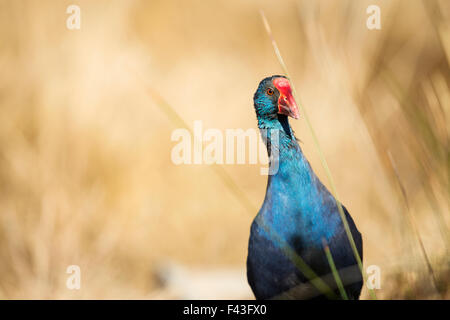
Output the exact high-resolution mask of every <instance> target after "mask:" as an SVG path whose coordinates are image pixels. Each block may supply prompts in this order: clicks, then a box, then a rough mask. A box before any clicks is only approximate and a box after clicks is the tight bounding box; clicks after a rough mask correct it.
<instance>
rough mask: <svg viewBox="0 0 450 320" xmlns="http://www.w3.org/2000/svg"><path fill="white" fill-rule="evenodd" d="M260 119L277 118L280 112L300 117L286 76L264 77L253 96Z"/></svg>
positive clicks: (295, 117) (296, 117)
mask: <svg viewBox="0 0 450 320" xmlns="http://www.w3.org/2000/svg"><path fill="white" fill-rule="evenodd" d="M253 102H254V104H255V110H256V115H257V117H258V119H260V120H262V119H264V120H270V119H276V118H277V117H278V115H279V114H282V115H286V116H289V117H292V118H294V119H298V118H299V113H298V107H297V103H296V102H295V100H294V96H293V95H292V89H291V85H290V83H289V80H288V79H287V78H286V77H284V76H271V77H268V78H265V79H263V80H262V81H261V82H260V83H259V86H258V89H257V90H256V92H255V95H254V97H253Z"/></svg>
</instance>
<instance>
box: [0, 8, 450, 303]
mask: <svg viewBox="0 0 450 320" xmlns="http://www.w3.org/2000/svg"><path fill="white" fill-rule="evenodd" d="M71 4H75V5H78V6H79V7H80V8H81V29H80V30H69V29H67V28H66V20H67V18H68V17H69V14H67V13H66V8H67V7H68V6H69V5H71ZM371 4H376V5H378V6H379V7H380V9H381V30H368V28H367V27H366V20H367V18H368V17H369V14H367V13H366V8H367V7H368V6H369V5H371ZM260 9H263V10H264V12H265V14H266V16H267V18H268V20H269V22H270V23H271V26H272V29H273V34H274V37H275V39H276V40H277V42H278V45H279V47H280V50H281V53H282V54H283V57H284V59H285V62H286V64H287V66H288V68H289V71H290V73H291V77H292V81H293V84H294V85H295V86H296V88H297V92H298V94H299V98H300V100H301V102H302V104H303V105H304V107H305V109H306V110H307V112H308V115H309V117H310V119H311V122H312V125H313V127H314V128H315V131H316V132H317V135H318V138H319V141H320V145H321V147H322V150H323V152H324V154H325V156H326V159H327V161H328V164H329V166H330V169H331V172H332V174H333V178H334V181H335V184H336V186H337V190H338V193H339V195H340V200H341V201H342V203H343V204H345V206H346V207H347V208H348V209H349V211H350V213H351V214H352V216H353V218H354V220H355V222H356V224H357V226H358V228H359V230H360V231H361V233H362V235H363V240H364V265H365V266H366V267H367V266H369V265H378V266H380V268H381V276H382V281H381V289H380V290H376V293H377V295H378V298H382V299H416V298H431V299H441V298H447V299H448V298H449V297H450V292H449V287H450V286H449V283H450V272H449V255H448V250H449V249H448V248H449V245H450V243H449V234H448V225H449V219H450V218H449V210H450V209H449V199H450V187H449V167H450V157H449V154H450V153H449V128H450V94H449V83H450V72H449V61H450V20H449V14H450V3H449V2H448V1H444V0H442V1H432V0H427V1H420V0H411V1H401V0H385V1H381V0H372V1H365V0H364V1H360V0H358V1H356V0H352V1H350V0H342V1H331V0H328V1H326V0H324V1H306V0H302V1H283V2H274V1H257V0H252V1H237V0H227V1H222V0H218V1H200V0H190V1H159V0H152V1H143V0H142V1H138V0H134V1H111V0H109V1H106V0H104V1H87V0H86V1H76V0H73V1H56V0H53V1H42V0H40V1H37V0H35V1H22V0H15V1H11V0H9V1H8V0H1V1H0V40H1V41H0V70H1V76H0V111H1V117H0V298H2V299H11V298H22V299H36V298H52V299H62V298H66V299H72V298H74V299H80V298H81V299H87V298H98V299H108V298H112V299H116V298H123V299H129V298H135V299H141V298H143V299H159V298H215V297H221V298H252V295H251V292H250V291H249V288H248V285H247V283H246V279H245V259H246V254H247V241H248V236H249V227H250V223H251V220H252V219H253V216H254V215H256V213H257V212H256V211H257V209H258V208H259V206H260V205H261V204H262V202H263V199H264V194H265V187H266V180H267V177H266V176H262V175H260V171H259V170H260V167H261V165H223V168H224V169H225V171H226V172H227V173H228V175H229V176H231V177H232V178H233V180H234V181H235V183H236V185H237V186H238V187H239V188H240V190H242V192H243V193H244V194H245V195H246V197H247V198H248V199H249V201H250V202H251V204H252V205H253V206H254V207H255V208H256V209H255V212H254V214H253V215H252V214H250V213H249V212H248V210H246V208H245V207H244V206H243V205H242V202H241V201H240V199H239V198H238V197H236V195H235V194H233V193H232V192H230V189H229V188H228V187H227V184H226V181H224V179H223V178H221V176H218V175H217V174H215V172H214V170H211V169H212V167H214V166H208V165H178V166H177V165H174V164H173V163H172V161H171V149H172V148H173V146H174V145H175V144H176V143H175V142H173V141H171V133H172V131H173V130H174V129H176V128H178V127H179V124H178V123H177V121H176V118H174V117H173V116H172V117H171V113H167V112H166V113H165V112H164V108H167V106H165V107H164V108H162V106H161V104H162V103H161V101H159V100H158V99H155V92H156V93H157V94H158V95H160V97H162V98H163V99H164V100H165V101H166V102H167V103H168V104H169V105H170V107H172V108H173V110H175V112H176V113H178V114H179V115H180V117H181V118H182V119H184V121H185V122H186V123H187V124H188V125H191V126H192V124H193V121H195V120H202V121H203V125H204V129H208V128H218V129H220V130H222V131H223V130H225V129H227V128H243V129H245V130H246V129H248V128H256V117H255V114H254V110H253V102H252V98H253V93H254V91H255V90H256V87H257V85H258V83H259V81H260V80H261V79H262V78H263V77H266V76H269V75H272V74H280V73H282V69H281V67H280V66H279V63H278V61H277V59H276V57H275V54H274V51H273V48H272V46H271V43H270V40H269V38H268V36H267V34H266V32H265V30H264V27H263V23H262V21H261V17H260V14H259V10H260ZM291 125H292V126H293V128H294V130H295V131H296V135H297V137H298V138H299V139H300V140H301V141H302V142H301V146H302V148H303V150H304V152H305V154H306V156H307V157H308V159H309V161H310V162H311V165H312V167H313V168H314V170H315V171H316V173H317V174H318V175H319V177H320V178H321V180H322V181H323V182H324V183H325V184H327V179H326V176H325V173H324V170H323V169H322V167H321V164H320V160H319V157H318V154H317V152H316V149H315V147H314V145H313V140H312V138H311V134H310V132H309V131H308V129H307V126H306V125H305V122H304V118H302V117H301V118H300V120H299V121H291ZM69 265H79V266H80V268H81V289H80V290H69V289H68V288H67V287H66V280H67V278H68V276H69V275H68V274H67V273H66V268H67V267H68V266H69ZM169 269H170V270H169ZM172 269H174V270H175V271H173V270H172ZM202 270H204V271H202ZM215 270H217V271H215ZM221 270H222V271H221ZM176 275H178V276H176ZM227 276H229V277H230V281H227V282H229V283H232V282H233V281H234V280H236V279H237V282H238V283H240V286H241V288H231V289H230V288H228V289H230V290H231V291H229V292H230V293H229V294H228V291H226V292H225V290H228V289H223V290H224V291H223V292H213V290H214V288H216V287H217V288H218V289H217V290H218V291H221V289H220V288H221V286H220V285H217V286H215V281H220V280H223V279H228V278H227ZM233 279H234V280H233ZM189 281H191V282H189ZM238 286H239V285H238ZM169 287H170V288H169ZM241 289H242V290H241ZM233 290H235V291H233ZM239 290H241V291H239ZM233 292H242V296H236V295H235V294H234V293H233ZM362 298H363V299H364V298H368V292H367V288H364V289H363V293H362Z"/></svg>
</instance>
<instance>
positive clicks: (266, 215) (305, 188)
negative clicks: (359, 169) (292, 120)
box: [258, 116, 334, 244]
mask: <svg viewBox="0 0 450 320" xmlns="http://www.w3.org/2000/svg"><path fill="white" fill-rule="evenodd" d="M258 125H259V128H260V129H261V135H262V136H263V140H264V141H269V143H267V145H268V152H269V154H270V148H271V146H272V144H274V143H275V142H276V139H275V138H274V137H273V134H271V132H272V131H270V130H269V131H266V130H265V129H272V130H273V129H278V130H279V131H278V132H279V143H278V145H279V148H278V150H279V155H278V157H279V163H278V172H277V173H276V174H274V175H269V178H268V183H267V190H266V198H265V201H264V205H263V208H262V209H261V211H260V213H261V214H260V215H261V216H260V217H259V219H263V220H264V221H265V222H266V223H267V222H269V223H271V224H272V228H274V229H275V231H277V232H278V233H279V234H282V235H285V236H286V237H289V235H295V234H298V231H299V228H303V229H307V230H305V232H304V234H305V235H306V236H307V239H306V241H308V242H310V243H314V244H321V241H322V237H325V238H327V239H328V238H329V237H331V236H332V233H333V231H334V228H332V225H334V223H331V225H330V221H329V220H328V218H327V217H325V216H327V215H328V212H329V210H330V208H327V207H326V206H324V203H323V202H324V200H323V199H324V198H327V197H329V196H331V194H330V193H329V192H328V190H327V189H326V188H325V187H324V186H323V185H322V183H321V182H320V180H319V179H318V178H317V176H316V175H315V173H314V171H313V170H312V168H311V166H310V164H309V162H308V160H307V159H306V158H305V156H304V155H303V152H302V150H301V148H300V146H299V144H298V143H297V140H296V138H295V136H294V134H293V132H292V130H291V128H290V126H289V123H288V121H287V118H286V117H284V116H283V117H279V118H278V119H273V120H272V121H259V122H258ZM270 161H272V159H271V160H270ZM325 220H328V222H327V223H326V222H325Z"/></svg>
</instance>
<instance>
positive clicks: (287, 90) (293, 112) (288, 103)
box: [273, 78, 299, 119]
mask: <svg viewBox="0 0 450 320" xmlns="http://www.w3.org/2000/svg"><path fill="white" fill-rule="evenodd" d="M273 84H274V86H275V87H276V88H277V89H278V91H279V92H280V98H278V113H280V114H284V115H287V116H289V117H292V118H294V119H298V118H299V114H298V107H297V103H296V102H295V100H294V96H293V95H292V90H291V85H290V83H289V80H288V79H286V78H275V79H274V80H273Z"/></svg>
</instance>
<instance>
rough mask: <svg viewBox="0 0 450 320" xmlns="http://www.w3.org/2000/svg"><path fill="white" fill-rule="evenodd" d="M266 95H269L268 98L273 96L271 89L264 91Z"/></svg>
mask: <svg viewBox="0 0 450 320" xmlns="http://www.w3.org/2000/svg"><path fill="white" fill-rule="evenodd" d="M266 93H267V95H269V96H271V95H273V89H272V88H268V89H267V90H266Z"/></svg>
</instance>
